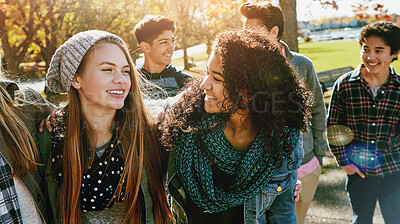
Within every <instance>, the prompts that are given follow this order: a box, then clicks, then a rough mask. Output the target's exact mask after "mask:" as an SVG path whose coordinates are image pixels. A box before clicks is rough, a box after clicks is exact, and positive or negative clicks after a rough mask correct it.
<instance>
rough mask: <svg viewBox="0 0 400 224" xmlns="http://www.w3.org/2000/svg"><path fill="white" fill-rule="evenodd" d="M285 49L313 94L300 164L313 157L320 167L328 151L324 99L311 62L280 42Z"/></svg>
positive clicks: (288, 57)
mask: <svg viewBox="0 0 400 224" xmlns="http://www.w3.org/2000/svg"><path fill="white" fill-rule="evenodd" d="M281 44H282V46H283V47H284V49H285V56H286V58H287V59H288V60H290V63H291V64H292V65H293V67H294V69H295V70H296V71H297V73H298V74H299V76H300V77H302V78H303V79H304V81H305V83H306V84H307V86H308V88H309V89H310V90H311V91H312V92H313V95H314V102H313V105H312V107H311V116H312V117H311V119H310V120H309V121H308V123H307V128H308V130H309V133H308V134H304V137H303V141H304V143H303V144H304V146H303V147H304V158H303V162H302V164H305V163H308V162H309V161H310V160H311V159H312V158H313V157H314V156H316V157H317V159H318V161H319V163H320V164H321V165H322V157H324V156H325V155H326V152H327V151H328V145H327V142H326V140H325V139H324V135H323V133H324V131H325V130H326V108H325V103H324V97H323V94H322V90H321V86H320V84H319V80H318V77H317V74H316V73H315V70H314V66H313V63H312V61H311V60H310V59H309V58H307V57H306V56H304V55H302V54H299V53H296V52H292V51H290V49H289V47H288V46H287V45H286V43H285V42H283V41H281Z"/></svg>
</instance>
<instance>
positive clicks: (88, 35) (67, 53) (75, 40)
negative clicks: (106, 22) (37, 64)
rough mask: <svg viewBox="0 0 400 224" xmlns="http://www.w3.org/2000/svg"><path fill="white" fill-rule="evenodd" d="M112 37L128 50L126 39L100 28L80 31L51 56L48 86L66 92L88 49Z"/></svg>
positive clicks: (57, 91) (56, 91)
mask: <svg viewBox="0 0 400 224" xmlns="http://www.w3.org/2000/svg"><path fill="white" fill-rule="evenodd" d="M102 39H111V40H112V41H113V42H116V44H118V45H119V46H120V47H123V48H124V49H125V50H126V51H127V52H129V51H128V48H127V47H126V45H125V43H124V41H123V40H122V39H121V38H119V37H118V36H116V35H114V34H112V33H109V32H106V31H100V30H88V31H84V32H80V33H77V34H75V35H74V36H72V37H71V38H69V39H68V40H67V41H66V42H65V43H64V44H63V45H61V46H60V47H59V48H58V49H57V50H56V52H55V53H54V55H53V57H52V58H51V62H50V66H49V69H48V70H47V74H46V78H47V86H48V87H49V89H50V91H52V92H55V93H66V92H68V91H69V90H70V88H71V82H72V79H73V77H74V75H75V73H76V71H77V70H78V67H79V65H80V64H81V62H82V59H83V57H84V56H85V55H86V53H87V52H88V50H89V49H90V48H91V47H92V46H93V45H94V44H95V43H97V42H98V41H99V40H102Z"/></svg>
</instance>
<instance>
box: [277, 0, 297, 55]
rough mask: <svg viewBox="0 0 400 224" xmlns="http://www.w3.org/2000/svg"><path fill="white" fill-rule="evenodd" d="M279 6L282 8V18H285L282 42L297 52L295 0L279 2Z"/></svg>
mask: <svg viewBox="0 0 400 224" xmlns="http://www.w3.org/2000/svg"><path fill="white" fill-rule="evenodd" d="M279 5H280V7H281V8H282V11H283V16H284V18H285V30H284V32H283V41H285V42H286V43H287V45H288V46H289V48H290V50H292V51H296V52H298V51H299V48H298V41H297V37H298V27H297V13H296V0H279Z"/></svg>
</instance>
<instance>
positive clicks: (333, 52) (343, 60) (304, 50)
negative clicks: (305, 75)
mask: <svg viewBox="0 0 400 224" xmlns="http://www.w3.org/2000/svg"><path fill="white" fill-rule="evenodd" d="M299 52H300V53H301V54H304V55H306V56H307V57H309V58H310V59H311V60H312V61H313V63H314V67H315V70H316V71H317V72H321V71H325V70H330V69H335V68H340V67H346V66H353V67H354V68H355V67H357V66H358V65H359V64H360V63H361V59H360V45H359V43H358V41H345V40H338V41H321V42H315V43H299ZM392 66H393V67H394V68H395V69H396V70H399V71H400V62H399V61H398V60H397V61H395V62H393V63H392Z"/></svg>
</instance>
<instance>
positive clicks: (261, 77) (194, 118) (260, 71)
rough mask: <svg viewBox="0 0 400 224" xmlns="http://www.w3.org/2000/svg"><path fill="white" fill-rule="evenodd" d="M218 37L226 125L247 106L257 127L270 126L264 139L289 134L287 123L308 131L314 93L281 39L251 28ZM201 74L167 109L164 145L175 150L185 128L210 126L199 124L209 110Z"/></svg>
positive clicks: (186, 129) (194, 129) (194, 130)
mask: <svg viewBox="0 0 400 224" xmlns="http://www.w3.org/2000/svg"><path fill="white" fill-rule="evenodd" d="M217 39H218V41H217V44H216V46H215V48H214V50H213V53H214V54H215V56H217V57H220V59H221V67H222V74H223V75H224V83H223V85H224V87H225V88H226V93H225V100H224V101H223V102H222V103H221V105H222V111H223V112H222V114H223V115H224V116H223V119H224V120H223V121H224V122H222V123H223V124H222V125H224V124H225V123H226V122H225V121H228V119H229V117H230V115H232V114H234V113H236V112H239V111H245V113H246V114H250V115H252V121H253V124H254V125H255V126H256V127H257V128H262V127H267V128H266V129H267V130H266V132H267V134H266V135H267V136H265V138H268V139H271V138H272V136H277V135H276V133H284V128H285V127H289V128H292V129H300V130H302V131H305V130H306V120H307V119H308V118H309V109H310V106H311V103H312V102H311V101H312V95H311V92H310V91H309V90H307V89H306V87H305V86H306V85H305V83H304V82H303V81H302V80H300V79H299V78H298V76H297V75H296V73H295V72H294V70H293V69H292V67H291V66H290V65H289V64H288V62H287V60H286V59H285V58H284V56H283V55H282V54H281V52H280V48H279V46H278V43H276V42H274V41H273V40H271V39H269V38H268V37H267V36H265V35H262V34H261V33H258V32H256V31H249V30H241V31H225V32H223V33H221V34H220V35H219V36H218V38H217ZM202 79H203V78H199V79H198V80H195V81H193V82H192V83H191V84H189V85H188V87H187V89H186V91H185V92H184V93H183V95H182V97H181V98H180V99H179V101H178V102H177V103H175V104H174V105H173V106H172V107H171V108H170V109H169V110H168V111H167V112H166V113H165V115H164V119H163V122H162V124H161V127H162V130H163V134H162V136H161V142H162V144H163V145H164V146H166V147H168V148H170V149H173V147H174V138H175V137H176V136H178V134H179V132H180V131H185V132H189V131H190V132H201V131H203V130H206V129H207V128H209V127H201V125H200V119H201V115H202V114H204V113H206V112H205V110H204V96H205V94H204V92H203V90H201V89H200V84H201V81H202ZM243 116H245V114H243ZM274 133H275V134H274ZM282 137H283V138H279V139H281V140H282V139H284V141H286V142H284V144H288V138H284V137H285V136H282ZM274 139H276V141H274V142H275V143H274V144H277V145H276V146H277V147H272V148H273V149H276V150H279V148H281V147H278V145H279V144H282V142H280V141H278V140H277V139H278V138H276V137H275V138H274ZM284 148H288V152H285V153H287V154H286V155H288V154H290V153H291V151H292V150H293V149H292V148H291V147H284ZM289 148H290V149H289ZM289 150H290V152H289ZM275 155H276V156H277V158H278V160H280V159H279V157H278V156H280V155H282V154H281V153H280V152H277V153H275Z"/></svg>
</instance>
